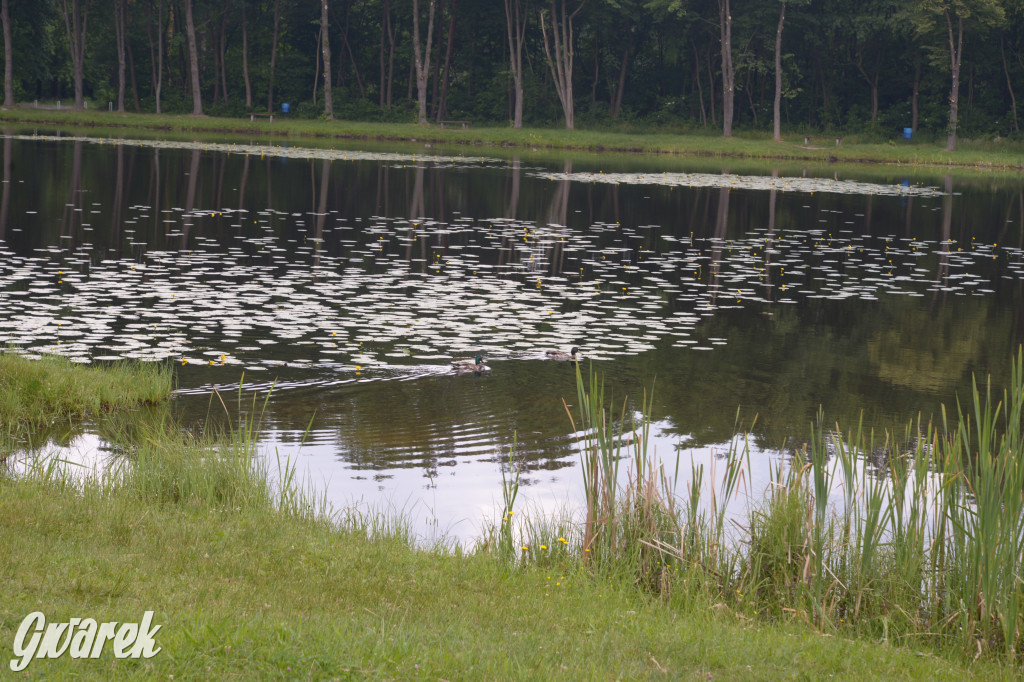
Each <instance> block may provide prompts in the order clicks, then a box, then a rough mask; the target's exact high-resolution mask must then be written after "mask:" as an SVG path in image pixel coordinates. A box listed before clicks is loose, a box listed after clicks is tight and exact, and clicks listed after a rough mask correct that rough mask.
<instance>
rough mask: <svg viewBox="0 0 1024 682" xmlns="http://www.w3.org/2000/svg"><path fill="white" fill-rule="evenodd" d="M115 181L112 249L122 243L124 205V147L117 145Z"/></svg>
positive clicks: (111, 218) (111, 235) (111, 213)
mask: <svg viewBox="0 0 1024 682" xmlns="http://www.w3.org/2000/svg"><path fill="white" fill-rule="evenodd" d="M115 177H116V179H115V180H114V205H113V206H112V207H111V211H110V248H111V249H112V250H113V249H116V248H117V246H118V245H119V244H120V243H121V220H122V218H123V217H124V216H123V213H122V211H123V204H124V145H123V144H119V145H117V175H116V176H115Z"/></svg>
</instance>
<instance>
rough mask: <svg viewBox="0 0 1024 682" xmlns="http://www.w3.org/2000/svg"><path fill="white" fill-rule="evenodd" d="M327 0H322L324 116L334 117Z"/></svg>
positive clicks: (321, 42) (321, 39) (321, 43)
mask: <svg viewBox="0 0 1024 682" xmlns="http://www.w3.org/2000/svg"><path fill="white" fill-rule="evenodd" d="M329 28H330V24H329V23H328V22H327V0H320V45H321V47H322V49H323V55H324V116H326V117H327V118H328V119H331V120H333V119H334V100H333V99H332V97H331V42H330V40H329V39H328V36H327V34H328V33H329V30H328V29H329Z"/></svg>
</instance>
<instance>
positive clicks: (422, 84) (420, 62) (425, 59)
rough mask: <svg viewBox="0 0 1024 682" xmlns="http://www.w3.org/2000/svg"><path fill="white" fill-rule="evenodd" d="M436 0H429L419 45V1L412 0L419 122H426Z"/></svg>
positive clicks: (414, 62) (414, 63)
mask: <svg viewBox="0 0 1024 682" xmlns="http://www.w3.org/2000/svg"><path fill="white" fill-rule="evenodd" d="M436 5H437V0H430V11H429V13H428V17H429V18H428V19H427V42H426V45H425V46H421V45H420V2H419V0H412V42H413V65H414V69H415V70H416V96H417V98H418V99H419V107H420V108H419V117H418V120H419V122H420V123H426V122H427V76H428V75H429V74H430V45H431V42H432V41H433V38H434V9H435V7H436Z"/></svg>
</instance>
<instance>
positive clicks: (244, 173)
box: [238, 154, 250, 222]
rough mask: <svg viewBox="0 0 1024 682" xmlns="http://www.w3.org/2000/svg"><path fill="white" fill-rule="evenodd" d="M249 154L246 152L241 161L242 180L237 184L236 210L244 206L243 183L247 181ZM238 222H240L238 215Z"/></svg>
mask: <svg viewBox="0 0 1024 682" xmlns="http://www.w3.org/2000/svg"><path fill="white" fill-rule="evenodd" d="M249 158H250V157H249V155H248V154H246V155H245V157H244V160H243V161H242V181H241V182H240V183H239V185H238V210H239V211H241V210H242V209H243V208H245V185H246V183H247V182H249ZM238 222H242V219H241V217H239V219H238Z"/></svg>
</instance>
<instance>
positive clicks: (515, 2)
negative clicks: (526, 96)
mask: <svg viewBox="0 0 1024 682" xmlns="http://www.w3.org/2000/svg"><path fill="white" fill-rule="evenodd" d="M504 2H505V29H506V33H507V35H508V56H509V69H510V70H511V71H512V88H513V90H514V92H515V103H514V104H513V114H512V127H513V128H522V127H523V36H524V35H525V33H526V11H527V9H526V4H525V3H526V0H504Z"/></svg>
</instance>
